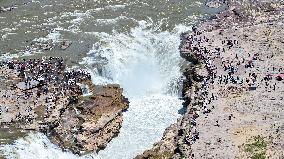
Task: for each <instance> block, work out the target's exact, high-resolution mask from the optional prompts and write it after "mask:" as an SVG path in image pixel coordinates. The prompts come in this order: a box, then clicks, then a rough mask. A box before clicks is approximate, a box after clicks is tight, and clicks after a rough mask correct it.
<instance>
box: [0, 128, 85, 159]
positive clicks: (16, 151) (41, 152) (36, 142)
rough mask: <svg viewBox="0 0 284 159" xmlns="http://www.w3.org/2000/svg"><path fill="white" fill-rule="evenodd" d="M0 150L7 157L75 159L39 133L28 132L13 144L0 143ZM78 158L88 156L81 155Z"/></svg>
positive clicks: (75, 158) (16, 158)
mask: <svg viewBox="0 0 284 159" xmlns="http://www.w3.org/2000/svg"><path fill="white" fill-rule="evenodd" d="M0 151H2V152H3V154H4V155H5V157H6V158H8V159H19V158H20V159H77V158H79V156H77V155H74V154H72V153H71V152H62V150H61V149H60V148H58V147H57V146H55V145H54V144H52V143H51V142H50V141H49V140H48V138H47V137H46V136H45V135H43V134H41V133H30V134H29V135H28V136H26V137H24V138H21V139H18V140H17V141H16V142H15V143H14V144H13V145H2V146H1V147H0ZM80 158H82V159H83V158H88V157H87V156H82V157H80Z"/></svg>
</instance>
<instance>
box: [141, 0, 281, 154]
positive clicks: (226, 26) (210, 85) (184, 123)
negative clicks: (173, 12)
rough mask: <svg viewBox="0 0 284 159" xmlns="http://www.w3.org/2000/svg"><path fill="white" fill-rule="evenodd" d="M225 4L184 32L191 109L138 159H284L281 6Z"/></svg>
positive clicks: (245, 1)
mask: <svg viewBox="0 0 284 159" xmlns="http://www.w3.org/2000/svg"><path fill="white" fill-rule="evenodd" d="M220 2H221V1H215V2H213V1H210V4H212V5H213V4H219V3H220ZM223 2H224V3H227V5H228V9H227V10H226V11H224V12H221V13H219V14H217V15H216V16H215V17H214V18H213V19H210V20H208V21H205V22H202V23H200V24H198V25H197V26H195V27H193V29H192V30H193V31H192V32H190V33H185V34H183V35H182V36H181V37H182V38H181V40H182V42H181V48H180V51H181V56H182V57H183V58H185V59H187V61H188V62H190V63H191V64H190V65H189V66H190V67H188V68H186V69H184V76H185V77H186V78H185V80H184V89H183V95H184V99H185V102H184V106H185V108H186V113H185V114H184V116H183V117H182V118H181V119H179V120H178V121H177V123H176V124H173V125H172V126H170V127H169V128H168V129H167V130H166V131H165V133H164V136H163V138H162V140H161V141H160V142H158V143H156V144H155V145H154V146H153V148H152V149H151V150H148V151H145V152H144V153H143V154H142V155H139V156H137V157H136V158H139V159H142V158H143V159H145V158H163V159H166V158H236V157H238V158H268V157H272V158H283V156H284V154H283V144H281V140H283V135H281V132H283V124H281V123H283V117H281V114H283V110H284V109H283V101H282V99H283V93H281V92H283V78H282V76H283V65H282V64H283V59H284V56H283V55H284V54H283V49H284V48H283V37H281V36H279V35H281V33H282V32H283V29H281V28H283V8H284V4H283V2H282V1H251V0H242V1H239V0H238V1H235V0H228V1H223ZM210 4H208V5H210ZM214 6H216V5H214ZM270 59H273V64H272V63H270V64H269V62H268V61H270ZM281 63H282V64H281ZM281 81H282V82H281Z"/></svg>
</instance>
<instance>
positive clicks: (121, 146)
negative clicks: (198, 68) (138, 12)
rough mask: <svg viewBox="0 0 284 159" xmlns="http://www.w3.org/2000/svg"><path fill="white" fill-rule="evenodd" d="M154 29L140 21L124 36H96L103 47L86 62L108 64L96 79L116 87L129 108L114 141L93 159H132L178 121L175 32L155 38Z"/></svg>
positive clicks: (177, 57)
mask: <svg viewBox="0 0 284 159" xmlns="http://www.w3.org/2000/svg"><path fill="white" fill-rule="evenodd" d="M158 28H159V27H157V26H155V25H153V24H152V23H149V22H146V21H141V22H139V26H138V27H136V28H134V29H132V30H131V32H130V33H129V34H124V33H113V34H111V35H106V34H104V35H101V34H98V35H97V36H102V37H101V38H100V39H101V40H102V41H103V43H104V44H105V46H104V47H103V48H102V49H98V50H93V51H91V53H90V54H89V56H90V57H93V58H95V57H96V56H98V57H104V58H106V59H107V60H108V63H107V65H106V66H105V67H104V69H103V73H102V75H103V76H105V77H106V78H108V79H111V80H112V81H113V82H114V83H119V84H121V86H122V87H123V89H124V91H125V95H126V96H127V97H128V98H129V101H130V107H129V109H128V111H127V112H125V113H124V114H123V118H124V121H123V124H122V128H121V131H120V134H119V135H118V137H116V138H114V139H113V140H112V141H111V142H110V143H109V145H108V146H107V148H106V149H105V150H103V151H100V152H99V153H98V155H96V156H95V158H110V159H111V158H133V157H135V156H136V155H137V154H139V153H142V152H143V151H144V150H145V149H149V148H151V146H152V144H153V143H154V142H156V141H158V140H159V139H160V138H161V137H162V135H163V132H164V130H165V129H166V128H167V127H168V126H169V125H170V124H171V123H174V122H175V121H176V119H177V118H178V117H179V114H178V110H179V109H180V108H181V107H182V104H181V103H182V101H181V100H179V99H178V92H179V90H180V88H181V85H180V82H179V81H180V77H181V72H180V67H179V65H180V63H181V62H182V59H181V58H180V56H179V51H178V47H179V34H180V32H179V31H178V30H176V31H173V32H167V31H166V32H160V31H159V29H158ZM89 59H90V58H89Z"/></svg>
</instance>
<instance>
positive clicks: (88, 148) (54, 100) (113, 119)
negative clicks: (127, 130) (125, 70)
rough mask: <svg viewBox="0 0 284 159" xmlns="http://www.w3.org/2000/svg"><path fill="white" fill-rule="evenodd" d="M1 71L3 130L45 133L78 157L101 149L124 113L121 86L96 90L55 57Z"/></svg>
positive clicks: (7, 64)
mask: <svg viewBox="0 0 284 159" xmlns="http://www.w3.org/2000/svg"><path fill="white" fill-rule="evenodd" d="M0 71H2V73H3V74H2V75H1V76H0V79H1V81H3V83H1V85H0V86H1V91H0V94H1V98H0V108H1V109H0V110H1V111H0V124H1V127H5V128H10V127H13V128H18V129H19V128H20V129H23V130H34V131H40V132H43V133H45V134H46V135H47V136H48V138H49V139H50V140H51V141H52V142H53V143H55V144H56V145H59V146H60V147H61V148H62V149H64V150H70V151H72V152H74V153H76V154H84V153H87V152H93V151H99V150H101V149H104V148H105V147H106V145H107V143H108V142H109V141H110V140H111V139H112V138H113V137H115V136H117V134H118V133H119V130H120V127H121V124H122V121H123V119H122V112H123V111H125V110H126V109H127V108H128V100H127V98H125V97H124V96H123V95H122V91H123V90H122V89H121V88H120V87H119V85H106V86H95V85H93V84H92V82H91V78H90V75H89V74H88V73H87V72H86V71H84V70H81V69H77V70H69V71H66V69H65V64H64V61H63V59H62V58H56V57H55V58H54V57H50V58H43V59H42V60H40V59H30V60H23V61H19V60H13V61H8V62H4V63H2V64H1V68H0ZM83 88H84V89H88V90H83ZM84 92H85V93H84ZM86 92H87V94H86Z"/></svg>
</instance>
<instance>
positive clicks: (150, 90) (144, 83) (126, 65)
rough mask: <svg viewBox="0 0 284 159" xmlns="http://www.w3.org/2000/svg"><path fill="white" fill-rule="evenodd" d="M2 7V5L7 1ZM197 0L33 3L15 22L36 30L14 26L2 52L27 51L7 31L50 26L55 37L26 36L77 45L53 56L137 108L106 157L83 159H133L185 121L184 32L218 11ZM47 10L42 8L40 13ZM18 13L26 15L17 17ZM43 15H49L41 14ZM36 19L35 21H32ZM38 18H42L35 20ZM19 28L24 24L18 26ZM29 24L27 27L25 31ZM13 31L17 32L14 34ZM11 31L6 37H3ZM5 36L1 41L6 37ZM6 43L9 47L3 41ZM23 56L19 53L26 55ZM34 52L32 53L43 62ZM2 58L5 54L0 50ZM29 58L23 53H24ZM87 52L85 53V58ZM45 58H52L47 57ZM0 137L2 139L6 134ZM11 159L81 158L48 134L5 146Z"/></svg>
mask: <svg viewBox="0 0 284 159" xmlns="http://www.w3.org/2000/svg"><path fill="white" fill-rule="evenodd" d="M0 2H1V1H0ZM203 2H204V1H198V0H165V1H160V0H154V1H153V0H151V1H150V0H139V1H138V0H136V1H135V0H116V1H85V0H81V1H76V2H69V1H67V2H66V1H63V0H61V1H55V0H50V1H45V0H43V1H41V2H40V1H32V2H31V3H29V4H28V6H25V7H18V11H15V12H16V13H15V14H16V16H15V17H13V18H14V19H13V20H14V21H16V20H17V18H19V19H25V18H26V19H25V20H26V21H25V25H26V23H28V22H27V19H28V21H29V23H31V25H29V27H26V28H25V27H18V28H17V26H14V27H13V24H14V23H11V25H9V22H10V21H9V19H7V18H3V17H2V18H1V15H0V18H1V19H4V20H6V23H2V24H3V25H4V24H5V25H7V26H2V28H1V27H0V29H1V31H2V32H1V31H0V33H1V34H2V42H1V43H0V46H1V48H2V52H7V50H9V49H8V48H7V47H6V45H5V44H6V43H9V41H10V42H11V41H15V43H16V44H22V42H21V41H24V40H25V39H23V37H19V38H15V36H10V35H11V34H6V32H7V30H8V31H10V32H16V34H19V35H20V34H22V33H23V32H27V31H28V30H29V29H32V30H34V28H33V27H42V26H48V27H49V28H50V29H49V30H48V34H47V35H45V36H36V35H38V34H43V33H42V32H40V31H39V32H37V34H36V33H33V32H32V31H31V30H30V32H27V33H30V34H27V35H26V36H27V37H29V38H30V39H34V41H46V40H50V39H51V40H52V41H53V42H54V43H56V42H60V41H61V40H62V39H68V40H71V41H72V42H73V44H72V46H71V47H70V48H69V49H68V50H67V51H64V52H63V51H59V50H56V49H54V50H51V51H49V52H47V53H49V54H50V55H52V54H58V53H61V55H62V56H66V57H67V59H70V61H73V63H74V61H75V63H76V61H77V64H80V65H84V66H86V67H87V68H88V69H89V70H90V71H91V72H92V74H93V76H92V79H93V82H94V83H95V84H107V83H119V84H120V85H121V86H122V87H123V89H124V94H125V96H127V97H128V98H129V101H130V107H129V109H128V111H127V112H125V113H124V114H123V118H124V121H123V124H122V128H121V132H120V134H119V135H118V137H116V138H114V139H113V140H112V141H111V142H110V143H109V144H108V146H107V147H106V149H105V150H102V151H100V152H99V153H98V154H89V155H85V156H82V157H80V158H101V159H128V158H133V157H135V156H136V155H137V154H140V153H142V152H143V151H144V150H146V149H149V148H151V146H152V145H153V144H154V143H155V142H157V141H158V140H159V139H161V137H162V135H163V132H164V130H165V129H166V128H167V127H168V126H169V125H170V124H172V123H174V122H175V121H176V119H177V118H178V117H179V116H180V115H179V114H178V110H179V109H181V107H182V104H181V103H182V101H181V100H179V92H180V89H181V76H182V74H181V72H180V66H181V64H182V62H183V59H181V58H180V56H179V51H178V47H179V44H180V38H179V35H180V33H182V32H184V31H187V30H190V25H191V24H193V23H194V22H196V20H198V19H199V18H201V17H203V16H205V15H206V14H213V13H214V12H213V10H210V9H208V8H206V7H205V6H204V5H203ZM39 6H40V8H41V9H38V8H37V7H39ZM27 8H33V9H34V11H33V12H31V11H29V14H31V15H29V16H30V17H32V18H28V17H23V16H22V15H20V14H21V11H23V12H24V11H26V9H27ZM17 12H19V13H18V14H19V15H17ZM42 12H43V13H42ZM33 14H34V15H33ZM35 16H37V18H34V17H35ZM18 25H19V24H18ZM21 25H24V24H21ZM8 27H10V28H12V29H7V28H8ZM5 30H6V32H5V33H4V31H5ZM1 34H0V35H1ZM3 39H4V40H3ZM19 46H20V47H18V48H16V46H14V47H15V48H16V50H18V51H17V54H13V55H12V54H11V52H9V54H5V57H6V56H19V55H21V56H22V55H25V53H26V52H27V50H23V49H22V48H27V47H24V46H21V45H19ZM19 50H20V51H19ZM31 50H36V49H33V48H30V50H29V51H28V54H29V55H30V54H32V55H34V56H38V53H39V52H38V51H31ZM0 52H1V50H0ZM23 52H24V54H23ZM80 52H85V54H83V56H82V55H81V54H80ZM41 54H45V52H43V53H41ZM0 135H1V134H0ZM0 150H2V152H3V154H4V155H5V157H7V158H21V159H35V158H36V159H41V158H44V159H58V158H59V159H73V158H79V156H76V155H74V154H72V153H70V152H63V151H62V150H61V149H59V148H58V147H57V146H55V145H53V144H52V143H50V141H49V140H48V139H47V137H46V136H45V135H43V134H41V133H30V134H29V135H28V136H27V137H24V138H20V139H18V140H16V141H15V142H14V143H13V144H8V145H2V146H1V147H0Z"/></svg>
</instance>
